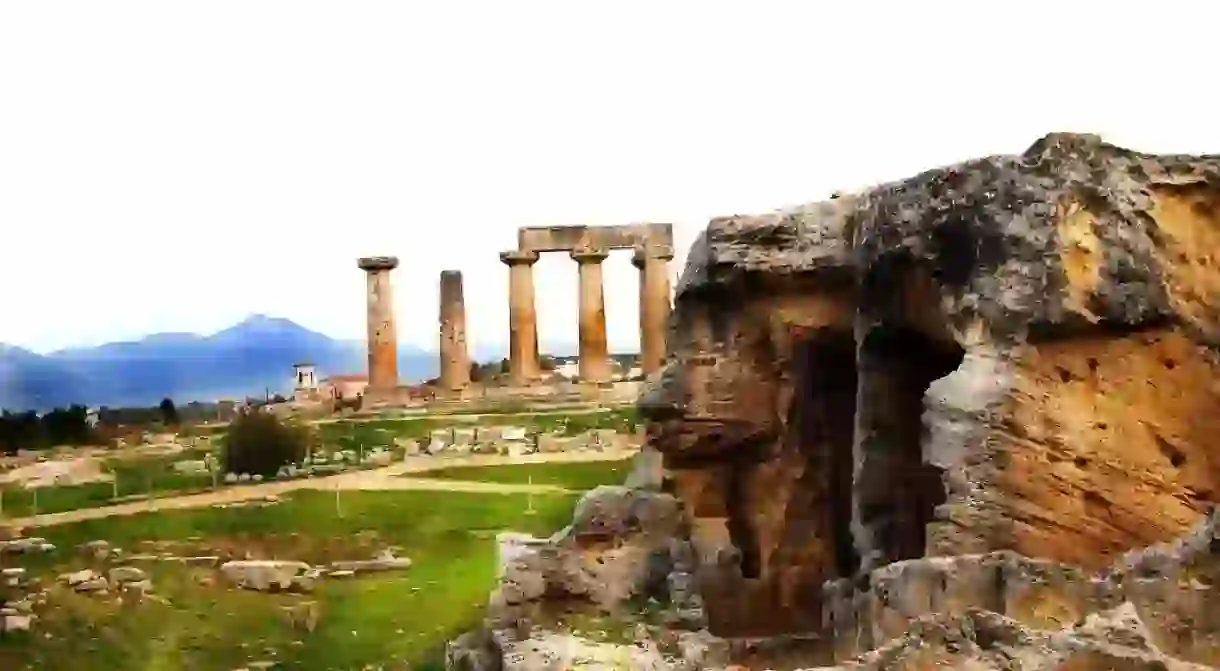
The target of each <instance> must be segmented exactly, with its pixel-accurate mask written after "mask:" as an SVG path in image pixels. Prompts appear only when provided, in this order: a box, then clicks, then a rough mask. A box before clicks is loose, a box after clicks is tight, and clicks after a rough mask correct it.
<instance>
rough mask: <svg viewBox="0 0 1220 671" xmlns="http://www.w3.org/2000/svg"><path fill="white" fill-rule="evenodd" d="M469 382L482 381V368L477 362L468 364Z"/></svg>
mask: <svg viewBox="0 0 1220 671" xmlns="http://www.w3.org/2000/svg"><path fill="white" fill-rule="evenodd" d="M470 381H471V382H482V381H483V367H482V366H480V365H479V362H478V361H471V362H470Z"/></svg>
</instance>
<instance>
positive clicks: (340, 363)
mask: <svg viewBox="0 0 1220 671" xmlns="http://www.w3.org/2000/svg"><path fill="white" fill-rule="evenodd" d="M303 361H309V362H312V363H314V364H316V365H317V367H318V372H319V374H320V375H321V376H326V375H330V374H336V373H353V372H361V371H363V370H364V369H365V366H366V350H365V345H364V343H363V342H362V341H351V340H335V339H332V338H330V337H328V336H326V335H323V334H321V333H318V332H316V331H311V330H309V329H307V328H305V327H303V326H301V325H299V324H296V323H295V322H292V321H290V320H287V319H280V318H275V317H267V316H265V315H254V316H251V317H249V318H247V319H245V320H244V321H242V322H240V323H238V324H235V325H234V326H232V327H230V328H227V329H225V330H223V331H220V332H218V333H213V334H212V335H208V336H200V335H196V334H192V333H159V334H155V335H150V336H148V337H146V338H143V339H141V340H137V341H134V342H117V343H107V344H105V345H100V346H98V347H89V348H73V349H65V350H60V351H57V352H52V353H50V354H46V355H40V354H36V353H34V352H30V351H28V350H24V349H21V348H19V347H13V346H9V345H3V344H0V408H7V409H10V410H18V409H29V408H33V409H39V410H43V409H49V408H52V407H56V406H66V405H69V404H72V403H84V404H88V405H92V406H99V405H109V406H152V405H156V404H157V403H159V402H160V401H161V399H163V398H166V397H169V398H173V399H174V400H175V401H176V402H178V403H185V402H188V401H193V400H201V401H207V400H214V399H217V398H244V397H246V396H248V395H249V396H261V395H262V394H263V391H264V390H265V389H270V390H271V393H273V394H274V393H277V392H279V393H287V392H289V391H291V382H292V365H293V364H294V363H299V362H303ZM398 371H399V376H400V378H401V379H402V380H403V381H404V382H413V381H420V380H425V379H428V378H430V377H434V376H435V375H436V373H437V360H436V354H434V353H431V352H427V351H425V350H422V349H419V348H417V347H412V346H410V345H400V346H399V348H398Z"/></svg>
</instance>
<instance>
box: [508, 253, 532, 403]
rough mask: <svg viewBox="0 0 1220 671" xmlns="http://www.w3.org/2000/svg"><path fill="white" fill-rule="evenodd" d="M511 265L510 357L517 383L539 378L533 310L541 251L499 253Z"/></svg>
mask: <svg viewBox="0 0 1220 671" xmlns="http://www.w3.org/2000/svg"><path fill="white" fill-rule="evenodd" d="M500 261H501V262H503V263H504V264H505V265H507V266H508V357H509V365H510V367H511V370H510V375H511V378H512V383H513V384H515V385H527V384H530V383H531V382H533V381H534V380H536V379H538V377H539V367H538V316H537V313H536V312H535V310H534V263H535V262H537V261H538V252H531V251H518V250H514V251H509V252H503V253H501V254H500Z"/></svg>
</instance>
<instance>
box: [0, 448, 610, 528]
mask: <svg viewBox="0 0 1220 671" xmlns="http://www.w3.org/2000/svg"><path fill="white" fill-rule="evenodd" d="M632 454H634V451H631V450H615V451H606V452H559V453H555V454H530V455H525V456H521V457H506V456H500V455H471V456H466V457H441V458H437V457H411V458H408V459H406V460H404V461H401V462H398V463H396V464H393V465H391V466H386V467H384V468H377V469H372V470H367V471H358V472H355V473H341V474H339V475H329V476H324V477H320V478H305V479H301V480H289V481H287V482H267V483H263V484H258V485H237V486H233V487H226V488H223V489H218V490H216V491H214V492H205V493H202V494H188V495H185V496H167V497H165V498H158V499H150V500H147V501H137V502H134V503H121V504H118V505H113V506H104V507H99V508H82V509H80V510H68V511H64V512H60V513H46V514H43V515H34V516H31V517H17V518H12V519H8V520H4V521H3V523H4V524H7V525H12V526H16V527H45V526H53V525H56V524H67V523H69V522H79V521H82V520H95V519H101V518H104V517H115V516H122V515H136V514H139V513H144V512H150V511H158V510H178V509H182V508H204V507H207V506H213V505H217V504H223V503H237V502H240V501H249V500H251V499H260V498H264V497H267V496H278V495H280V494H284V493H286V492H292V491H297V490H302V489H327V490H334V489H340V490H366V491H369V490H373V491H375V490H410V489H415V490H423V491H447V492H487V493H496V492H498V493H505V494H515V493H525V492H533V493H535V494H556V493H562V492H566V491H567V490H565V489H563V488H562V487H556V486H553V485H525V484H507V483H493V482H477V481H466V480H441V479H429V478H428V477H427V476H426V473H427V472H428V471H436V470H440V469H444V468H452V467H455V466H504V465H510V464H543V463H577V462H589V461H617V460H620V459H626V458H627V457H630V456H631V455H632ZM407 474H411V475H414V474H420V475H422V476H423V477H402V476H404V475H407Z"/></svg>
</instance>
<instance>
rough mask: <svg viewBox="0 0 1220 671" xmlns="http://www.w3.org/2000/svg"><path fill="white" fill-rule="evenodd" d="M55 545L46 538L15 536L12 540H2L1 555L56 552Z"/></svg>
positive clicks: (0, 543) (0, 542)
mask: <svg viewBox="0 0 1220 671" xmlns="http://www.w3.org/2000/svg"><path fill="white" fill-rule="evenodd" d="M54 551H55V546H54V545H52V544H51V543H48V542H47V540H46V539H45V538H37V537H29V538H14V539H12V540H7V541H0V555H4V554H30V553H35V552H54Z"/></svg>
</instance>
